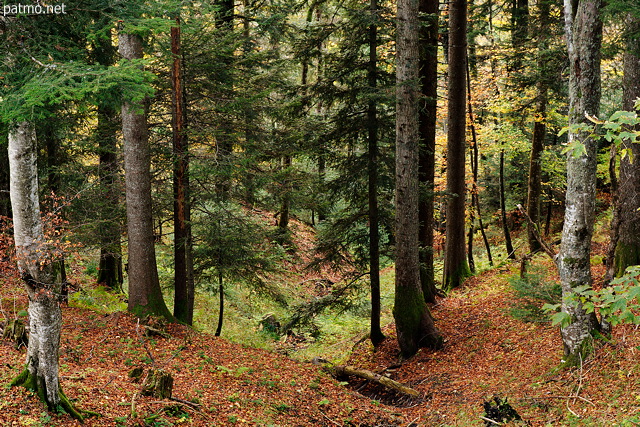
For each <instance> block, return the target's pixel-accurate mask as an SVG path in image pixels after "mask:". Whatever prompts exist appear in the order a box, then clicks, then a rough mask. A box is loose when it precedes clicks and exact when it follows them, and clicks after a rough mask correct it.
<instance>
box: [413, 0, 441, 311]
mask: <svg viewBox="0 0 640 427" xmlns="http://www.w3.org/2000/svg"><path fill="white" fill-rule="evenodd" d="M419 7H420V13H421V16H422V17H423V18H422V19H423V20H424V21H425V22H423V23H422V25H421V27H420V83H421V94H422V99H421V108H420V116H419V117H420V157H419V179H420V190H421V194H420V203H419V214H418V215H419V220H420V228H419V231H418V232H419V241H420V271H421V274H420V281H421V283H422V294H423V295H424V299H425V301H426V302H429V303H434V302H436V293H437V291H436V286H435V277H434V272H433V228H434V218H433V214H434V203H435V194H434V180H435V170H436V113H437V107H438V101H437V100H438V0H420V6H419Z"/></svg>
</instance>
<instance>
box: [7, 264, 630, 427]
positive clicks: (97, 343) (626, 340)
mask: <svg viewBox="0 0 640 427" xmlns="http://www.w3.org/2000/svg"><path fill="white" fill-rule="evenodd" d="M535 262H540V263H543V264H544V265H545V267H547V271H548V272H549V276H548V277H547V280H557V277H554V276H553V275H554V271H555V269H554V267H553V265H552V264H551V262H550V261H549V260H541V259H536V261H535ZM517 270H518V266H516V265H513V266H511V267H504V268H501V269H495V270H493V271H491V272H487V273H485V274H482V275H479V276H477V277H475V278H473V279H471V280H469V281H467V283H465V285H464V286H463V287H462V288H461V289H459V290H456V291H455V292H454V293H452V295H450V296H449V297H448V298H446V299H442V300H440V301H439V303H438V304H437V305H435V306H434V307H432V312H433V315H434V317H435V318H436V321H437V326H438V327H439V328H440V329H441V331H442V332H443V334H444V336H445V337H446V342H445V346H444V348H443V349H442V350H440V351H430V350H422V351H420V352H419V353H418V354H417V355H416V356H415V357H413V358H412V359H410V360H409V361H406V362H404V363H402V364H400V363H398V359H397V356H398V353H399V351H398V347H397V344H396V341H395V332H394V329H393V325H388V326H387V327H386V328H385V331H384V332H385V334H386V335H387V336H388V337H389V338H388V339H387V340H386V341H385V342H384V343H383V344H382V345H381V347H380V348H379V349H378V350H377V351H375V352H374V351H373V350H372V348H371V346H370V343H369V342H361V343H359V344H358V345H357V346H356V347H355V348H354V352H353V354H352V355H351V358H350V360H349V361H348V363H349V364H350V365H354V366H358V367H362V368H366V369H369V370H372V371H374V372H378V373H384V374H386V375H388V376H390V377H392V378H393V379H395V380H397V381H400V382H402V383H404V384H407V385H409V386H411V387H413V388H415V389H417V390H418V391H419V392H420V394H421V396H420V398H418V399H414V398H409V397H407V396H400V395H397V394H394V393H392V392H389V391H387V390H383V389H381V388H380V387H379V386H376V385H373V384H369V383H366V382H364V381H359V380H354V379H352V378H351V379H349V380H350V383H349V384H348V385H345V384H346V383H339V382H338V381H337V380H335V379H333V378H331V377H329V376H328V375H327V374H325V373H323V372H322V371H321V370H320V368H319V367H317V366H314V365H312V364H310V363H304V362H296V361H293V360H291V359H288V358H286V357H284V356H282V355H279V354H276V353H270V352H267V351H264V350H258V349H253V348H248V347H243V346H241V345H238V344H232V343H230V342H228V341H226V340H225V339H224V338H216V337H213V336H212V335H210V334H205V333H200V332H196V331H193V330H191V329H189V328H186V327H184V326H179V325H168V326H163V327H162V328H163V329H164V330H163V334H159V335H158V334H155V335H153V334H152V335H151V336H147V335H148V334H145V331H146V330H147V328H145V327H144V325H141V324H140V323H139V321H138V320H137V319H136V318H134V317H132V316H131V315H129V314H127V313H114V314H111V315H101V314H97V313H95V312H91V311H88V310H83V309H78V308H73V307H64V308H63V312H64V313H63V318H64V326H63V336H62V340H61V354H60V364H61V380H62V386H63V388H64V391H65V393H66V394H67V396H68V397H70V398H71V399H73V401H74V402H75V403H76V405H77V406H78V407H80V408H81V409H86V410H90V411H93V412H98V413H100V414H101V417H97V418H89V419H87V421H86V423H85V425H87V426H169V425H189V426H232V425H257V426H270V425H274V426H333V425H338V426H394V425H398V426H409V425H413V426H440V425H448V426H452V425H455V426H467V425H483V421H482V420H481V419H480V416H481V415H482V414H483V408H482V403H483V401H484V400H489V399H491V398H492V397H493V396H495V395H498V396H500V397H502V398H507V399H508V402H509V403H510V404H511V405H512V406H513V407H514V408H515V409H516V410H517V411H518V412H519V414H520V415H521V416H522V418H523V420H524V422H525V423H526V425H531V426H545V425H550V426H559V425H567V426H569V425H576V426H578V425H580V426H583V425H585V426H589V425H594V426H602V425H621V424H622V423H623V422H625V420H629V424H624V425H632V423H634V422H638V420H639V418H638V415H639V412H640V379H639V377H638V372H639V371H640V365H638V363H637V359H638V353H640V340H639V339H638V336H637V335H638V334H637V333H636V331H635V329H634V328H633V327H630V326H625V327H618V328H616V329H615V334H614V337H613V341H612V342H611V343H609V344H598V348H597V351H596V352H595V355H594V356H593V357H591V358H590V359H588V360H586V361H585V362H584V363H583V365H582V366H581V367H578V368H575V369H571V370H567V369H565V370H556V368H557V367H558V366H559V363H560V360H561V358H562V344H561V341H560V336H559V332H558V330H557V328H555V327H552V326H551V325H550V324H549V323H525V322H523V321H520V320H517V319H515V318H513V317H512V316H510V315H509V314H508V308H509V307H510V306H511V305H512V304H513V300H514V296H513V291H512V290H511V288H510V286H509V284H508V277H509V276H511V275H514V274H517ZM594 273H595V276H596V277H595V280H596V281H598V280H599V278H600V276H601V275H602V274H603V273H604V270H603V268H602V267H601V266H594ZM0 293H1V296H2V310H3V312H4V314H3V317H11V316H12V315H15V314H16V313H19V312H20V311H21V310H22V309H24V308H25V307H26V295H25V294H24V293H23V292H22V291H20V289H19V288H16V287H15V286H11V285H10V284H8V283H4V284H2V286H0ZM158 328H160V326H159V325H154V329H158ZM167 334H168V335H167ZM0 354H1V358H2V359H1V360H2V365H1V366H0V376H1V380H0V381H1V382H3V383H4V384H8V383H9V381H10V380H11V379H12V378H13V377H15V376H16V375H17V374H18V372H19V371H20V370H21V369H22V367H23V365H24V349H22V350H16V349H15V348H14V346H13V344H12V343H11V342H9V341H2V342H0ZM320 356H322V355H320ZM136 367H141V368H145V370H146V369H148V368H151V367H155V368H161V369H164V370H166V371H168V372H170V373H171V374H172V375H173V378H174V389H173V398H175V399H176V400H169V399H158V398H153V397H142V396H140V393H139V391H140V388H141V384H140V382H134V381H133V380H132V379H131V378H130V377H129V372H131V370H132V369H133V368H136ZM0 425H2V426H37V425H56V426H74V425H79V423H78V422H77V421H74V420H71V419H70V417H69V416H67V415H50V414H48V413H47V412H46V411H45V409H44V408H43V406H42V405H41V404H40V403H39V402H38V400H37V398H36V397H35V396H33V395H30V394H29V393H28V392H26V391H25V390H24V389H22V388H11V389H9V388H5V387H0Z"/></svg>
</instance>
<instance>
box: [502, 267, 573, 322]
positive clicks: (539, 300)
mask: <svg viewBox="0 0 640 427" xmlns="http://www.w3.org/2000/svg"><path fill="white" fill-rule="evenodd" d="M509 284H510V285H511V287H512V288H513V290H514V291H515V295H516V299H515V300H514V301H513V304H512V305H511V307H509V314H510V315H511V316H512V317H514V318H516V319H519V320H522V321H524V322H532V323H541V322H548V321H549V320H550V318H549V316H548V314H547V313H546V312H545V311H544V310H543V309H542V306H543V305H544V304H545V303H546V304H557V303H559V302H560V301H561V300H562V289H561V287H560V285H559V284H558V283H554V282H549V281H545V280H544V273H543V272H542V271H541V267H534V268H533V271H531V272H527V273H525V274H524V275H523V276H519V275H514V276H511V277H510V278H509Z"/></svg>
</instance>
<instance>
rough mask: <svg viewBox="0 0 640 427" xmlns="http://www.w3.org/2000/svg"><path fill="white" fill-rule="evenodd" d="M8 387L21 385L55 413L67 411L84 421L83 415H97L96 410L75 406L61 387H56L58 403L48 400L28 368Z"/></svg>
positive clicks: (44, 391)
mask: <svg viewBox="0 0 640 427" xmlns="http://www.w3.org/2000/svg"><path fill="white" fill-rule="evenodd" d="M9 386H10V387H16V386H22V387H24V388H26V389H27V390H30V391H32V392H34V393H35V394H36V395H37V396H38V398H39V399H40V400H41V401H42V402H43V403H45V404H46V405H47V408H48V409H49V410H50V411H53V412H57V413H67V414H69V415H71V417H72V418H74V419H76V420H78V421H80V422H84V419H85V417H87V416H99V415H100V414H98V413H97V412H92V411H85V410H81V409H78V408H76V406H75V405H74V404H73V403H71V401H70V400H69V398H68V397H67V396H66V395H65V394H64V392H63V391H62V387H60V388H59V389H58V398H59V400H60V401H59V402H58V403H52V402H49V401H48V400H47V398H46V395H47V393H46V390H45V389H44V387H42V386H41V385H40V383H39V381H38V379H37V378H36V376H34V375H32V374H31V372H29V369H27V368H25V369H24V370H23V371H22V372H21V373H20V374H19V375H18V376H17V377H16V378H14V379H13V381H11V383H10V384H9Z"/></svg>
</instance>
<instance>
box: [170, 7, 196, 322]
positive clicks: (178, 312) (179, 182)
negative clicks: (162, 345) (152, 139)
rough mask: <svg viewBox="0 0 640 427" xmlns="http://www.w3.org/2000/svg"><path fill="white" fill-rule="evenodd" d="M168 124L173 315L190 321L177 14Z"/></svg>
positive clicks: (190, 275) (190, 261) (186, 165)
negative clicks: (171, 192) (171, 154)
mask: <svg viewBox="0 0 640 427" xmlns="http://www.w3.org/2000/svg"><path fill="white" fill-rule="evenodd" d="M171 54H172V56H173V61H172V67H171V82H172V90H171V95H172V103H171V104H172V128H173V155H174V160H173V227H174V228H173V230H174V231H173V242H174V286H175V298H174V306H173V315H174V316H175V317H176V319H178V320H179V321H181V322H184V323H186V324H188V325H191V324H193V304H194V297H195V295H194V293H195V287H194V281H193V257H192V256H191V252H192V251H191V224H190V220H191V209H190V207H191V204H190V198H189V146H188V142H187V128H186V127H187V111H186V102H185V100H184V81H183V75H182V53H181V45H180V18H176V25H174V26H173V27H171Z"/></svg>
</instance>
